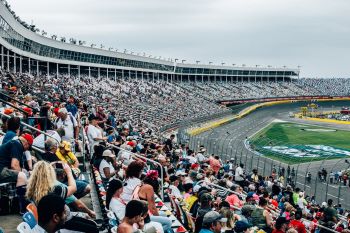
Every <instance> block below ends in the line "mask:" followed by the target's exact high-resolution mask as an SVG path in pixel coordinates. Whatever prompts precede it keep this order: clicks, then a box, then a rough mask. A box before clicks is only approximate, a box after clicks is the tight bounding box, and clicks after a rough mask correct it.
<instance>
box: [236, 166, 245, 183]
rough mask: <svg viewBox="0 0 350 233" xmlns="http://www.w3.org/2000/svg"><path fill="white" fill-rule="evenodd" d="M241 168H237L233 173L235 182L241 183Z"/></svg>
mask: <svg viewBox="0 0 350 233" xmlns="http://www.w3.org/2000/svg"><path fill="white" fill-rule="evenodd" d="M242 176H243V168H241V167H237V168H236V171H235V181H243V180H244V178H243V177H242Z"/></svg>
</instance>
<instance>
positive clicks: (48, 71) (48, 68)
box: [46, 62, 50, 78]
mask: <svg viewBox="0 0 350 233" xmlns="http://www.w3.org/2000/svg"><path fill="white" fill-rule="evenodd" d="M49 75H50V63H49V62H47V70H46V76H47V78H49Z"/></svg>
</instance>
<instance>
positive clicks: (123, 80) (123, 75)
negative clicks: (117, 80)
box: [122, 70, 124, 81]
mask: <svg viewBox="0 0 350 233" xmlns="http://www.w3.org/2000/svg"><path fill="white" fill-rule="evenodd" d="M122 79H123V81H124V70H122Z"/></svg>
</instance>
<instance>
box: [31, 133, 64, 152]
mask: <svg viewBox="0 0 350 233" xmlns="http://www.w3.org/2000/svg"><path fill="white" fill-rule="evenodd" d="M46 133H47V134H48V135H50V136H51V137H53V138H54V139H56V140H57V141H58V142H59V143H61V137H60V135H59V134H58V133H57V132H56V131H55V130H47V131H46ZM49 138H50V137H48V136H46V140H47V139H49ZM33 146H36V147H38V148H40V149H45V135H44V134H39V136H37V137H36V138H34V141H33Z"/></svg>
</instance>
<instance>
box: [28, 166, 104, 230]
mask: <svg viewBox="0 0 350 233" xmlns="http://www.w3.org/2000/svg"><path fill="white" fill-rule="evenodd" d="M60 164H62V168H63V170H64V172H65V173H66V175H67V180H68V185H64V184H62V183H60V182H58V181H57V179H56V174H55V170H54V168H53V166H51V165H50V164H49V163H47V162H45V161H39V162H37V163H36V164H35V166H34V169H33V172H32V174H31V176H30V178H29V181H28V185H27V192H26V197H27V199H28V200H30V201H32V202H33V203H34V204H35V205H37V204H38V203H39V201H40V200H41V198H42V197H44V196H46V195H47V194H56V195H58V196H60V197H62V198H63V199H64V200H65V201H66V203H67V202H69V201H71V199H72V197H74V196H73V193H75V191H76V190H77V187H76V184H75V180H74V178H73V175H72V170H71V168H70V167H69V166H68V165H67V164H64V163H62V162H60ZM67 208H68V207H67ZM64 229H68V230H75V231H82V232H98V229H97V226H96V224H95V223H94V222H93V221H90V220H87V219H84V218H80V217H75V216H70V218H69V219H68V220H67V221H66V223H65V225H64Z"/></svg>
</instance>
